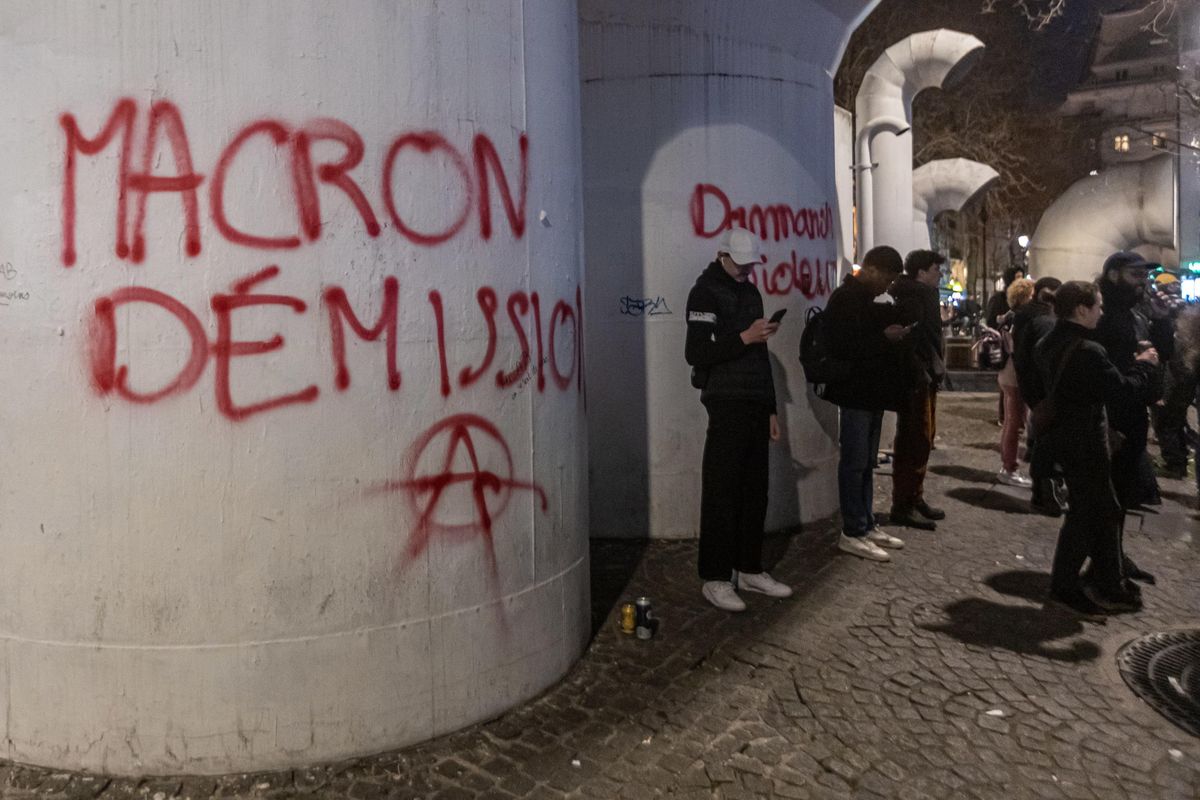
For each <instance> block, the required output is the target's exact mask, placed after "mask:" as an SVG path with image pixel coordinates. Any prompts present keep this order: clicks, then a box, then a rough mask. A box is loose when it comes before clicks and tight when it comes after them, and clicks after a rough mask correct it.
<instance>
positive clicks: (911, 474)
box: [888, 250, 946, 531]
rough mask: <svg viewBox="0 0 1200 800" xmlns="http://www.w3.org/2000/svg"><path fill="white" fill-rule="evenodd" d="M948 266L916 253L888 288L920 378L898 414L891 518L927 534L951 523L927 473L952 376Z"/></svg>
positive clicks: (936, 258)
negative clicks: (945, 325)
mask: <svg viewBox="0 0 1200 800" xmlns="http://www.w3.org/2000/svg"><path fill="white" fill-rule="evenodd" d="M945 263H946V257H945V256H943V255H941V254H940V253H935V252H934V251H932V250H914V251H912V252H911V253H909V254H908V256H906V257H905V259H904V273H903V274H902V275H901V276H900V277H898V278H896V280H895V282H894V283H892V286H891V288H890V289H888V293H889V294H890V295H892V297H895V298H896V308H897V311H898V312H899V317H900V321H901V322H902V323H904V324H905V325H906V326H907V327H908V328H909V331H910V333H909V335H908V336H905V337H904V339H903V342H904V353H905V356H906V358H907V359H908V360H909V361H910V362H911V368H912V371H913V374H914V376H915V380H913V382H912V384H911V387H910V389H909V391H908V393H907V394H906V395H905V397H904V398H903V402H902V403H901V405H900V409H899V410H898V411H897V412H896V440H895V443H894V445H893V452H894V456H893V458H892V511H891V515H890V519H891V521H892V522H893V523H894V524H896V525H904V526H906V527H909V528H918V529H920V530H927V531H932V530H934V529H935V528H937V521H938V520H941V519H945V518H946V512H945V511H943V510H942V509H940V508H936V507H934V506H931V505H929V503H928V502H926V500H925V473H926V470H927V469H928V467H929V453H930V452H931V451H932V450H933V437H934V436H935V435H936V433H937V392H938V387H939V386H941V384H942V378H944V377H945V375H946V364H945V361H944V360H943V355H944V353H945V344H944V341H943V338H942V312H941V300H940V297H939V296H938V284H940V283H941V282H942V265H943V264H945Z"/></svg>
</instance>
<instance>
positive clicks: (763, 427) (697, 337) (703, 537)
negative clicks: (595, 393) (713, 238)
mask: <svg viewBox="0 0 1200 800" xmlns="http://www.w3.org/2000/svg"><path fill="white" fill-rule="evenodd" d="M761 263H762V261H761V259H760V256H759V242H758V237H756V236H755V235H754V234H752V233H751V232H750V231H748V230H746V229H745V228H740V227H732V228H730V229H729V230H728V231H726V232H725V235H724V236H723V237H722V238H721V244H720V246H719V248H718V250H717V258H716V260H715V261H713V262H712V263H710V264H709V265H708V267H706V268H705V270H704V272H702V273H701V274H700V277H699V278H697V279H696V284H695V286H693V287H692V290H691V292H690V293H689V294H688V300H687V341H686V344H685V347H684V358H685V359H686V360H687V363H688V364H689V365H691V367H692V385H693V386H696V387H697V388H699V389H700V402H701V403H702V404H703V405H704V408H705V410H706V411H707V412H708V431H707V434H706V436H705V440H704V460H703V462H702V465H701V489H700V559H699V572H700V580H701V581H702V582H703V584H702V586H701V593H702V594H703V595H704V598H705V599H706V600H708V602H710V603H712V604H713V605H714V606H716V607H717V608H720V609H722V610H724V611H744V610H745V609H746V603H745V601H743V600H742V598H741V597H739V596H738V593H737V590H738V589H743V590H745V591H750V592H759V593H761V594H765V595H768V596H770V597H790V596H791V594H792V590H791V588H790V587H788V586H785V585H784V584H782V583H780V582H779V581H777V580H775V579H774V578H772V577H771V576H770V575H768V574H767V573H766V572H765V571H763V565H762V542H763V525H764V524H765V521H766V516H767V483H768V477H769V475H768V464H767V455H768V451H767V446H768V442H769V441H772V440H778V439H779V437H780V431H779V418H778V417H777V416H776V413H775V384H774V380H773V378H772V375H771V361H770V357H769V356H768V354H767V340H769V339H770V338H771V337H772V336H774V335H775V332H776V331H777V330H779V322H780V320H781V319H783V310H782V309H781V310H780V311H777V312H775V314H774V316H772V317H771V319H765V318H764V317H763V302H762V295H760V294H759V292H758V288H757V287H756V286H755V285H754V284H753V283H751V282H750V280H749V279H750V273H751V271H752V270H753V269H754V267H755V266H756V265H758V264H761Z"/></svg>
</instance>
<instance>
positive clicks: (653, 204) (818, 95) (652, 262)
mask: <svg viewBox="0 0 1200 800" xmlns="http://www.w3.org/2000/svg"><path fill="white" fill-rule="evenodd" d="M873 5H874V3H873V2H867V1H866V0H859V1H857V2H855V1H851V0H840V1H839V2H810V1H808V0H801V1H799V2H791V1H790V0H789V1H786V2H785V1H781V0H748V1H747V2H740V3H736V4H734V3H727V2H719V1H718V0H697V1H696V2H683V1H682V0H672V1H670V2H656V3H646V2H642V0H615V1H614V0H584V2H582V3H581V4H580V9H581V18H582V22H581V33H580V42H581V49H582V80H583V119H584V126H583V130H584V145H583V146H584V201H585V210H586V215H585V218H586V224H587V226H586V238H587V243H588V246H587V254H588V255H587V259H588V261H587V274H588V300H587V309H588V312H587V316H588V321H589V324H588V337H589V339H588V391H589V411H588V420H589V431H590V436H589V440H590V441H591V442H592V448H591V460H590V464H591V471H590V474H591V479H592V482H591V497H592V503H591V508H592V518H591V528H592V533H593V535H594V536H632V537H643V536H647V535H648V536H653V537H691V536H695V535H696V532H697V529H698V524H699V509H700V464H701V454H702V449H703V443H704V429H705V424H706V415H705V413H704V409H703V408H702V406H701V405H700V402H699V397H698V392H697V390H695V389H693V388H692V387H691V385H690V383H689V380H688V367H687V365H686V364H685V362H684V360H683V345H684V336H685V329H686V322H685V315H684V311H685V304H686V301H687V294H688V291H689V289H690V288H691V286H692V284H693V283H694V281H695V279H696V277H697V276H698V275H699V274H700V272H701V271H702V270H703V269H704V267H705V266H706V265H707V264H708V263H709V262H710V261H711V260H712V259H713V258H714V257H715V254H716V247H717V243H718V241H719V236H720V235H721V233H722V231H724V230H725V229H726V228H727V227H728V226H729V225H730V224H732V223H737V224H741V225H745V226H748V227H750V228H751V229H752V230H754V231H755V232H757V233H759V234H760V235H761V237H762V239H763V250H764V252H765V253H766V262H765V263H764V264H763V265H762V267H761V268H759V269H757V270H756V271H755V275H754V279H755V281H756V282H757V284H758V287H759V289H760V290H761V291H762V292H763V295H764V302H765V305H766V309H767V313H768V314H769V313H771V312H772V311H775V310H776V309H779V308H787V309H789V314H788V316H787V318H786V319H785V320H784V322H783V327H782V329H781V332H780V333H779V335H777V336H776V337H775V338H774V339H773V340H772V342H771V346H770V350H771V353H772V361H773V364H774V367H775V379H776V387H777V391H778V395H779V414H780V418H781V420H782V423H783V426H784V430H785V432H786V435H785V437H784V440H783V441H782V442H781V443H778V444H775V445H772V449H771V459H772V468H771V476H772V477H771V508H770V512H769V515H768V527H770V528H782V527H785V526H789V525H794V524H795V523H797V522H799V521H801V520H812V519H816V518H819V517H823V516H826V515H828V514H830V513H832V512H833V511H834V510H835V509H836V507H837V495H836V476H835V465H836V449H835V443H836V439H837V413H836V409H835V408H834V407H833V406H830V405H829V404H827V403H824V402H819V401H817V400H816V399H815V398H814V396H813V395H812V394H811V392H810V387H809V385H808V384H807V383H805V381H804V378H803V375H802V372H801V370H800V366H799V363H798V345H799V339H800V333H801V330H802V329H803V323H804V314H805V311H806V310H807V309H808V308H809V307H810V306H812V305H813V304H817V305H821V304H823V303H824V301H825V299H826V298H827V297H828V296H829V294H830V292H831V291H832V290H833V288H834V287H835V286H836V281H837V271H838V270H837V254H838V250H837V238H838V219H837V216H836V212H835V209H836V208H837V190H836V181H835V178H834V168H833V165H834V134H833V124H832V117H833V98H832V82H831V78H830V75H831V74H832V72H833V71H834V70H835V69H836V64H837V61H838V60H839V59H840V57H841V50H842V47H843V46H844V42H845V40H846V38H847V36H848V35H849V32H850V31H851V30H852V29H853V27H854V25H855V24H857V22H858V21H859V20H860V19H861V17H862V16H863V15H864V14H865V13H866V12H867V11H868V10H869V9H870V8H871V7H872V6H873Z"/></svg>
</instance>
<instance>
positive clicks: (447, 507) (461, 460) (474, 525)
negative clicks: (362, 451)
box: [384, 414, 548, 572]
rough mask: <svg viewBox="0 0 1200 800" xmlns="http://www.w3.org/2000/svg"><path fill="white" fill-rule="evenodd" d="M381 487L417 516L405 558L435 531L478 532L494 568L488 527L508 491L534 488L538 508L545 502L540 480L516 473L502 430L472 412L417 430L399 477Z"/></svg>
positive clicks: (411, 556) (416, 551)
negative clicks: (418, 433)
mask: <svg viewBox="0 0 1200 800" xmlns="http://www.w3.org/2000/svg"><path fill="white" fill-rule="evenodd" d="M384 488H385V489H386V490H388V491H403V492H404V493H405V494H406V496H407V498H408V502H409V506H410V508H411V509H412V512H413V516H414V517H415V519H416V525H415V526H414V528H413V531H412V535H411V537H410V539H409V542H408V547H407V548H406V550H405V556H406V559H407V560H409V561H411V560H413V559H415V558H417V557H418V556H420V555H421V553H423V552H424V551H425V549H426V548H427V547H428V546H429V542H430V539H431V538H432V537H433V536H435V535H441V536H446V537H449V538H474V537H476V536H478V537H480V538H482V539H483V541H484V544H485V546H486V548H487V556H488V560H489V562H490V565H491V568H492V571H493V572H495V570H496V552H495V547H494V543H493V541H492V528H493V525H494V523H495V521H496V520H497V519H498V518H499V517H500V516H502V515H503V514H504V512H505V510H506V509H507V508H508V504H509V501H510V500H511V499H512V495H513V492H514V491H515V490H523V491H529V492H533V494H534V496H535V497H536V498H537V500H538V502H539V504H540V506H541V509H542V511H545V510H546V508H547V506H548V503H547V499H546V492H545V491H544V490H543V489H542V487H541V486H539V485H537V484H536V483H534V482H532V481H524V480H520V479H518V478H517V477H516V476H515V470H514V467H513V458H512V450H511V449H510V448H509V446H508V442H507V441H506V440H505V438H504V435H503V434H502V433H501V432H500V430H499V429H498V428H497V427H496V426H495V425H493V424H492V423H491V422H489V421H488V420H486V419H484V418H483V417H481V416H478V415H476V414H456V415H454V416H451V417H447V418H446V419H444V420H442V421H440V422H438V423H437V424H436V425H434V426H433V427H431V428H430V429H429V430H427V431H426V432H425V433H424V434H422V435H421V436H420V437H419V438H418V439H417V440H416V441H415V442H414V443H413V446H412V449H411V450H410V452H409V457H408V459H407V472H406V474H405V476H404V478H402V479H401V480H397V481H390V482H388V483H387V484H386V485H385V487H384Z"/></svg>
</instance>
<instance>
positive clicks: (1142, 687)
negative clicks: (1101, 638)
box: [1117, 630, 1200, 736]
mask: <svg viewBox="0 0 1200 800" xmlns="http://www.w3.org/2000/svg"><path fill="white" fill-rule="evenodd" d="M1117 666H1118V667H1120V669H1121V677H1122V678H1124V679H1125V683H1127V684H1129V688H1130V689H1132V690H1133V691H1134V694H1136V695H1137V696H1138V697H1140V698H1142V699H1143V700H1145V701H1146V702H1147V703H1149V704H1150V705H1151V706H1153V707H1154V710H1155V711H1157V712H1158V713H1160V714H1162V715H1163V716H1164V717H1166V718H1167V719H1169V720H1171V722H1174V723H1175V724H1176V725H1178V726H1179V727H1181V728H1183V729H1184V730H1185V731H1187V732H1188V733H1190V734H1192V735H1193V736H1200V630H1194V631H1173V632H1171V633H1152V634H1150V635H1148V636H1143V637H1141V638H1140V639H1134V640H1133V641H1132V642H1130V643H1129V644H1127V645H1125V646H1124V647H1122V648H1121V651H1120V652H1119V653H1117Z"/></svg>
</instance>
